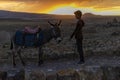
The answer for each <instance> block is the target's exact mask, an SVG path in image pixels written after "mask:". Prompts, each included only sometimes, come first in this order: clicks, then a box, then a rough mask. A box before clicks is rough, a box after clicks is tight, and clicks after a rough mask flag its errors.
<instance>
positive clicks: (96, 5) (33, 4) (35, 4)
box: [0, 0, 120, 15]
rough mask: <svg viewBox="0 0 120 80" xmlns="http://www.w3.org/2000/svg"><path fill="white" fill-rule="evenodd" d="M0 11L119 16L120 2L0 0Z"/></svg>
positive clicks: (105, 0) (110, 0)
mask: <svg viewBox="0 0 120 80" xmlns="http://www.w3.org/2000/svg"><path fill="white" fill-rule="evenodd" d="M0 10H9V11H17V12H30V13H47V14H63V15H64V14H65V15H66V14H69V15H72V14H73V13H74V11H76V10H81V11H82V12H83V13H88V12H89V13H93V14H98V15H120V0H0Z"/></svg>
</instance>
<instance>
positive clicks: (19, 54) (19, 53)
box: [17, 49, 25, 66]
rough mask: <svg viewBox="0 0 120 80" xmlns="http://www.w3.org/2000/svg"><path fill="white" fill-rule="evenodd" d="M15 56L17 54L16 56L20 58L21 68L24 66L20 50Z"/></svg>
mask: <svg viewBox="0 0 120 80" xmlns="http://www.w3.org/2000/svg"><path fill="white" fill-rule="evenodd" d="M17 54H18V56H19V58H20V60H21V63H22V64H23V66H25V62H24V61H23V59H22V56H21V49H19V50H18V51H17Z"/></svg>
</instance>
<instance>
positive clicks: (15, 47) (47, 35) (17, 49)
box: [10, 20, 62, 67]
mask: <svg viewBox="0 0 120 80" xmlns="http://www.w3.org/2000/svg"><path fill="white" fill-rule="evenodd" d="M48 23H49V24H50V25H51V27H50V28H49V29H44V30H41V31H40V32H39V33H37V34H38V35H39V34H41V33H42V39H40V40H39V39H37V41H36V39H35V40H33V42H36V43H37V44H38V45H37V48H39V51H38V53H39V61H38V65H41V64H43V57H42V56H43V51H42V47H43V45H44V44H46V43H48V42H49V41H50V40H51V39H53V38H54V39H55V40H56V41H57V43H60V42H61V41H62V38H61V30H60V27H59V26H60V24H61V20H60V21H59V22H58V23H55V24H53V23H51V22H49V21H48ZM28 35H29V34H28ZM30 35H31V34H30ZM33 35H34V34H33ZM26 36H27V34H26V35H25V36H24V37H26ZM16 37H19V36H18V35H15V34H14V35H13V37H12V38H11V46H10V49H11V50H12V55H13V66H14V67H15V66H16V63H15V53H17V54H18V56H19V58H20V60H21V63H22V64H23V66H25V62H24V61H23V59H22V56H21V49H22V48H23V45H21V44H18V43H17V41H16ZM35 37H37V35H36V36H35ZM39 37H41V36H38V38H39ZM19 39H21V40H22V41H23V39H22V38H21V37H19V38H18V40H19ZM30 39H31V38H30ZM25 43H27V41H26V42H24V44H25ZM39 43H40V45H39ZM27 47H35V46H34V45H32V46H27Z"/></svg>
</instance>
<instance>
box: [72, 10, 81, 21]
mask: <svg viewBox="0 0 120 80" xmlns="http://www.w3.org/2000/svg"><path fill="white" fill-rule="evenodd" d="M74 14H75V17H76V18H77V19H80V18H81V16H82V12H81V11H80V10H77V11H75V12H74Z"/></svg>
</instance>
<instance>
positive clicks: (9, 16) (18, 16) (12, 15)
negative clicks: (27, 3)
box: [0, 10, 96, 20]
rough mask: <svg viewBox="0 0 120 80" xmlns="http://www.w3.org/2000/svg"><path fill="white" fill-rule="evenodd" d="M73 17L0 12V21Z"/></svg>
mask: <svg viewBox="0 0 120 80" xmlns="http://www.w3.org/2000/svg"><path fill="white" fill-rule="evenodd" d="M93 16H96V15H94V14H92V13H85V14H84V15H83V17H93ZM73 17H74V16H73V15H54V14H38V13H26V12H13V11H5V10H0V19H25V20H30V19H32V20H34V19H35V20H37V19H51V18H73Z"/></svg>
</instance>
